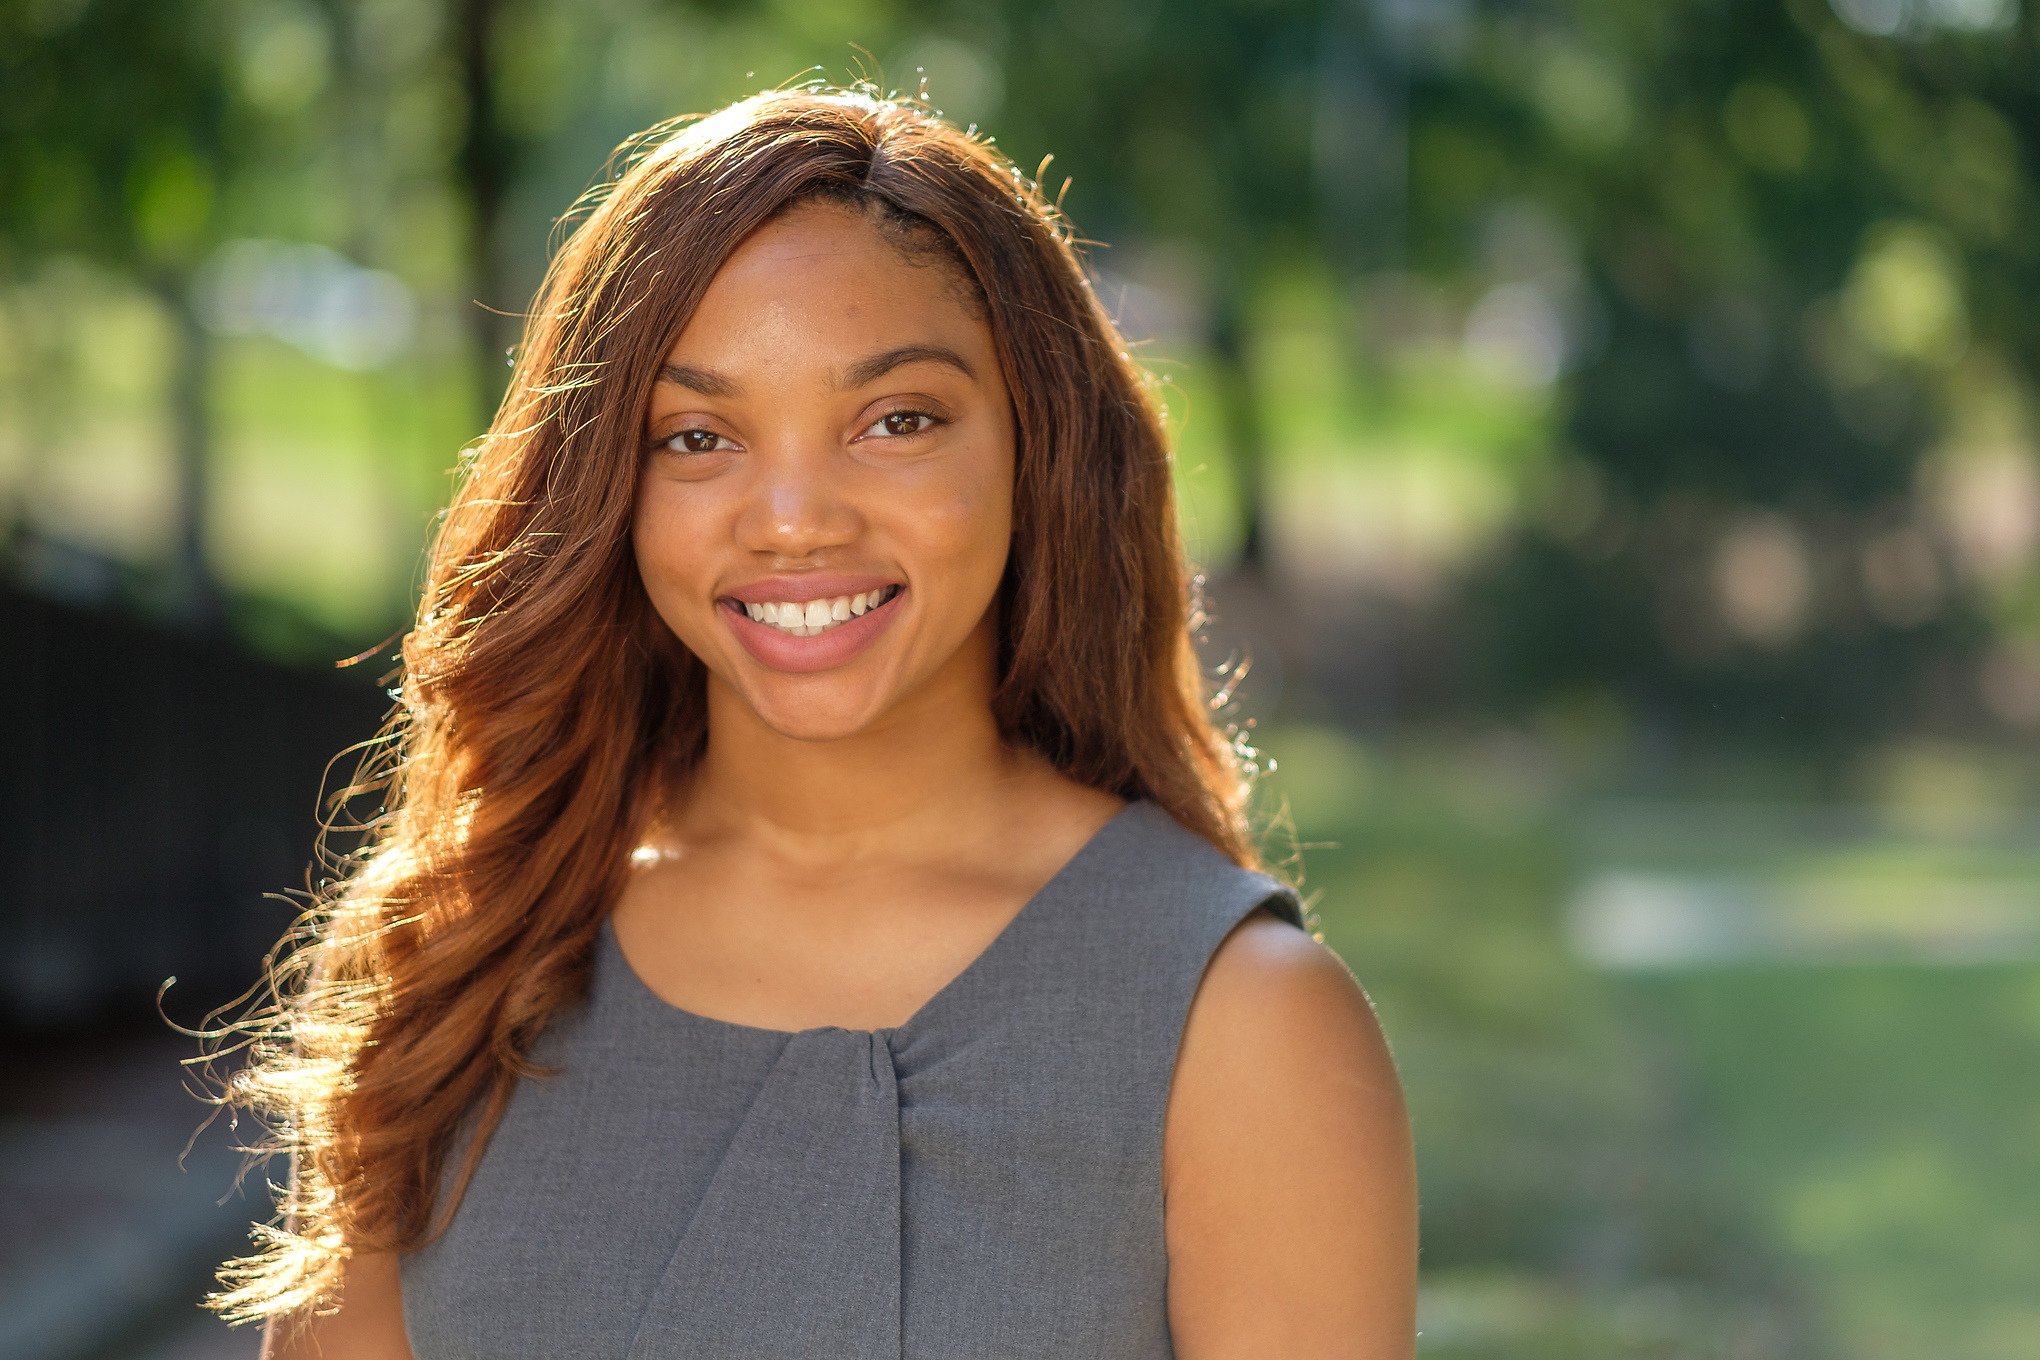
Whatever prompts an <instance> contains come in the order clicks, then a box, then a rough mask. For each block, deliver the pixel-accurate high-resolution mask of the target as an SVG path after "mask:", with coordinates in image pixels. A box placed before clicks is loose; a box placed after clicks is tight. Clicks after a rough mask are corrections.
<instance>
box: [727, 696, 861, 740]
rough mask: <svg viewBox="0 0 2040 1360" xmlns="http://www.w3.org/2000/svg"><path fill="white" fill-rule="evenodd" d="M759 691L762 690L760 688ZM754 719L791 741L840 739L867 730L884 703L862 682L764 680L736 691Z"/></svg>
mask: <svg viewBox="0 0 2040 1360" xmlns="http://www.w3.org/2000/svg"><path fill="white" fill-rule="evenodd" d="M761 691H762V692H761ZM740 693H741V694H742V698H743V702H744V703H745V704H746V705H747V706H748V707H749V708H750V710H751V711H752V712H753V713H754V714H756V715H757V717H758V721H759V722H761V723H763V724H764V725H765V726H766V727H769V728H771V729H772V730H773V731H774V732H777V733H778V734H779V735H780V736H782V737H786V738H788V739H790V740H793V741H841V740H843V739H844V738H846V737H854V736H857V735H859V734H861V733H863V732H867V731H869V730H870V729H871V728H873V727H874V726H876V725H877V724H878V722H879V720H880V719H881V718H882V717H883V716H884V714H885V711H886V708H887V705H886V704H885V703H884V702H883V701H882V700H881V698H880V696H878V695H876V694H873V693H871V692H870V691H869V690H868V689H867V688H866V687H865V686H863V685H849V684H843V683H841V682H837V683H834V684H826V683H825V684H814V683H812V682H811V683H809V684H805V685H800V686H782V685H777V684H768V685H766V686H761V687H757V688H747V689H745V690H743V691H740Z"/></svg>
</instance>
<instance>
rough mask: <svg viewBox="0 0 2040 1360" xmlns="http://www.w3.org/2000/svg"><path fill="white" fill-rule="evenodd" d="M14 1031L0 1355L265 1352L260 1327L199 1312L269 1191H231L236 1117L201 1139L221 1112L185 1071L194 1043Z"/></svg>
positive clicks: (4, 1157) (24, 1359) (77, 1357)
mask: <svg viewBox="0 0 2040 1360" xmlns="http://www.w3.org/2000/svg"><path fill="white" fill-rule="evenodd" d="M11 1037H12V1042H11V1043H10V1044H9V1048H10V1049H11V1051H12V1064H11V1065H12V1066H13V1067H14V1069H15V1073H16V1080H15V1081H13V1082H11V1083H10V1089H9V1090H8V1092H7V1093H6V1095H5V1096H4V1097H0V1099H4V1101H5V1104H4V1105H0V1360H88V1358H90V1360H114V1357H122V1358H123V1360H124V1358H125V1357H131V1356H132V1357H156V1356H162V1357H172V1356H175V1357H188V1360H201V1357H214V1356H217V1357H220V1360H226V1357H238V1356H253V1355H254V1354H255V1351H256V1349H257V1346H258V1342H257V1340H256V1338H255V1336H254V1334H253V1333H252V1332H229V1331H228V1330H227V1329H226V1328H224V1327H222V1326H220V1325H219V1324H218V1323H216V1322H213V1321H211V1320H210V1318H208V1317H207V1316H206V1315H204V1314H203V1313H201V1312H200V1311H199V1310H198V1308H197V1302H198V1299H199V1297H200V1295H201V1294H202V1293H203V1292H204V1291H205V1289H206V1288H207V1286H208V1282H209V1273H210V1270H211V1267H212V1265H213V1264H214V1263H216V1262H217V1261H219V1260H220V1259H221V1258H223V1257H224V1256H226V1255H229V1254H231V1253H233V1252H235V1251H237V1250H238V1249H240V1248H241V1247H242V1246H243V1245H244V1244H245V1242H246V1236H245V1234H246V1231H247V1225H248V1223H249V1221H250V1220H251V1219H252V1218H254V1217H256V1216H257V1214H258V1212H259V1211H258V1209H257V1208H256V1204H257V1203H258V1202H259V1198H258V1199H250V1198H248V1197H246V1196H245V1194H244V1193H243V1192H236V1191H235V1190H234V1189H233V1180H234V1175H235V1171H236V1169H237V1167H238V1165H239V1157H238V1155H237V1154H236V1153H235V1152H234V1150H233V1145H234V1143H235V1142H236V1135H234V1134H233V1133H232V1132H231V1131H230V1130H229V1129H228V1127H227V1121H226V1120H224V1119H221V1120H219V1121H216V1122H215V1123H214V1125H213V1126H212V1127H210V1128H207V1129H206V1130H205V1131H204V1132H203V1133H202V1134H199V1135H198V1136H197V1137H196V1138H194V1137H193V1134H194V1132H195V1131H196V1130H197V1129H198V1127H199V1125H200V1124H201V1123H202V1122H203V1121H204V1119H205V1116H206V1114H207V1113H208V1111H207V1109H206V1108H205V1107H204V1106H203V1105H201V1104H200V1103H199V1102H197V1101H196V1100H194V1099H193V1098H192V1097H191V1096H190V1095H188V1094H187V1093H186V1092H185V1090H184V1081H185V1079H186V1073H185V1070H184V1069H182V1068H181V1067H179V1066H178V1059H180V1058H182V1057H186V1056H188V1055H189V1054H191V1053H192V1052H193V1051H194V1046H193V1043H192V1041H190V1040H186V1039H181V1038H178V1037H177V1036H175V1035H171V1034H165V1033H160V1032H156V1033H151V1032H148V1031H143V1032H141V1033H139V1034H137V1033H133V1032H128V1033H104V1034H97V1035H89V1036H75V1037H66V1038H60V1039H45V1038H42V1037H40V1036H35V1035H19V1034H17V1035H15V1036H11ZM187 1144H188V1145H189V1152H188V1153H187V1152H186V1147H187ZM180 1157H181V1158H182V1166H181V1167H180V1164H179V1163H180ZM253 1193H254V1195H255V1196H257V1197H259V1196H260V1194H261V1189H260V1185H259V1183H258V1185H257V1186H256V1187H255V1190H254V1192H253Z"/></svg>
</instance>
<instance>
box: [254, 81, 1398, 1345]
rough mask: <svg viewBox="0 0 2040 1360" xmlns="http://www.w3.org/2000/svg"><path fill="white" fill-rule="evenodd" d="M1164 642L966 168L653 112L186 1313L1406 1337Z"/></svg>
mask: <svg viewBox="0 0 2040 1360" xmlns="http://www.w3.org/2000/svg"><path fill="white" fill-rule="evenodd" d="M1187 611H1188V591H1187V586H1186V582H1185V578H1184V573H1183V568H1182V565H1181V562H1180V557H1179V548H1178V542H1177V537H1176V531H1175V522H1174V512H1173V508H1172V505H1171V501H1170V480H1169V468H1168V460H1167V454H1166V451H1165V447H1164V443H1163V437H1162V434H1161V431H1160V427H1159V425H1158V423H1157V417H1156V413H1155V409H1154V406H1153V404H1152V403H1151V401H1150V399H1149V397H1148V395H1147V393H1146V391H1145V390H1144V388H1143V387H1142V386H1141V384H1140V382H1139V379H1138V377H1137V374H1136V372H1135V370H1134V369H1133V367H1132V366H1131V364H1130V363H1129V361H1128V359H1127V357H1126V354H1125V352H1124V350H1123V348H1122V346H1121V342H1120V341H1119V339H1118V337H1117V336H1116V335H1115V334H1114V333H1113V329H1112V327H1111V324H1110V323H1109V322H1108V321H1107V320H1106V318H1105V317H1104V316H1103V314H1102V313H1101V312H1100V310H1099V308H1098V306H1097V304H1096V302H1095V301H1094V299H1093V298H1092V296H1091V294H1090V292H1089V290H1088V288H1087V286H1086V284H1085V282H1084V278H1083V275H1082V272H1081V269H1080V266H1079V264H1078V262H1077V260H1076V258H1075V256H1074V255H1073V253H1072V251H1071V248H1070V246H1069V244H1068V242H1067V240H1066V238H1065V237H1064V236H1063V234H1062V233H1061V232H1060V230H1059V228H1058V227H1057V225H1056V220H1055V217H1054V214H1053V211H1052V210H1051V209H1050V208H1049V207H1048V206H1046V205H1045V204H1044V203H1043V201H1042V200H1041V199H1040V197H1039V196H1038V194H1037V192H1036V190H1035V187H1034V186H1033V185H1032V184H1030V183H1028V182H1027V181H1026V180H1025V179H1023V178H1022V177H1021V176H1020V175H1019V174H1018V173H1017V172H1016V171H1015V170H1014V168H1013V167H1012V166H1011V165H1010V164H1009V163H1008V162H1006V161H1005V160H1003V159H1002V158H1001V157H999V156H998V155H996V154H995V153H994V152H993V151H992V150H991V149H990V148H989V147H987V146H986V145H984V144H982V143H980V142H977V141H974V140H972V139H971V138H969V137H967V136H966V135H964V134H962V133H960V132H958V131H956V130H955V129H954V128H951V127H949V126H947V125H946V124H944V123H942V122H940V121H939V120H937V119H935V118H933V117H931V116H929V115H928V114H927V113H926V112H925V111H924V110H922V109H920V108H918V107H916V106H913V105H911V104H899V103H888V102H881V101H878V100H875V99H872V98H868V97H865V96H863V95H858V94H839V93H830V92H820V91H812V90H808V91H795V92H781V93H773V94H766V95H760V96H758V97H756V98H754V99H751V100H747V101H745V102H743V103H741V104H738V105H735V106H733V107H732V108H729V109H726V110H724V111H723V112H722V113H720V114H717V115H715V116H713V117H711V118H708V119H706V120H704V121H701V122H697V123H694V124H692V125H691V126H687V127H685V128H684V129H681V130H677V131H676V130H674V129H671V128H668V129H662V130H658V131H657V132H655V134H654V135H653V137H652V138H650V139H648V140H647V142H646V143H645V144H643V146H641V147H640V154H639V156H638V159H637V160H636V161H635V163H634V164H633V165H631V166H630V168H629V169H627V171H626V172H625V173H623V174H622V176H621V177H620V178H619V179H618V180H617V181H616V182H615V183H614V184H613V185H610V186H608V187H607V188H606V189H605V190H604V191H603V192H602V193H601V194H600V195H599V198H598V201H597V202H596V203H595V204H594V206H593V208H592V211H590V212H589V214H588V216H587V217H586V220H585V221H583V222H582V223H581V225H580V226H579V227H578V229H577V230H576V231H575V232H574V233H573V235H572V236H571V238H570V239H569V240H568V241H567V243H566V244H565V246H564V247H563V248H562V249H561V251H560V253H559V256H558V258H557V259H556V260H555V262H554V264H553V267H552V270H551V272H550V274H549V276H548V279H547V281H546V284H545V287H544V289H543V291H542V294H541V297H540V300H539V302H538V305H537V306H536V308H535V310H534V312H533V314H532V317H531V321H530V325H529V330H528V333H527V336H526V343H525V345H524V347H523V350H522V352H521V356H520V358H519V360H518V364H517V369H516V372H515V375H514V377H513V379H512V383H511V389H510V394H509V396H508V397H507V398H506V399H505V401H504V404H503V409H502V412H501V413H500V415H499V416H498V418H497V420H496V422H495V425H494V427H493V428H492V430H491V431H490V433H489V435H488V436H487V438H485V439H484V440H483V441H482V443H481V445H480V446H479V448H478V449H477V451H476V453H475V455H474V457H473V460H472V464H471V466H469V467H468V468H467V469H466V477H465V480H464V482H463V484H462V486H461V489H460V492H459V494H458V495H457V497H456V498H455V501H454V504H453V506H452V508H451V510H450V511H449V512H448V516H447V518H446V521H445V524H444V527H443V529H442V531H441V533H440V536H439V539H438V542H437V544H436V546H435V549H434V555H433V561H432V570H431V575H430V579H429V582H428V586H427V590H426V592H425V597H424V602H423V605H422V607H421V611H420V614H419V618H418V623H417V627H416V628H415V629H414V631H413V632H412V633H411V634H410V635H409V636H408V638H407V639H406V641H405V644H404V661H405V673H404V689H403V705H402V714H403V718H402V725H401V729H400V734H401V761H400V763H398V762H394V761H393V762H392V764H391V765H390V767H389V768H388V769H387V771H386V772H385V773H386V776H387V778H386V782H385V785H384V790H385V797H386V800H387V803H388V807H389V812H388V814H387V817H386V819H385V821H384V822H383V823H382V824H381V825H380V826H379V827H378V828H377V829H376V840H375V842H374V844H373V845H372V847H371V849H370V851H369V853H367V854H366V855H365V856H364V858H363V861H362V863H361V864H360V865H359V866H358V869H357V872H355V873H354V874H353V876H352V878H351V880H350V881H349V882H347V883H346V884H345V886H344V887H342V888H340V889H338V890H336V895H335V898H334V900H333V902H332V904H331V907H330V911H329V912H328V913H327V914H326V915H325V916H324V917H323V918H322V924H320V925H318V926H317V927H316V928H315V930H314V936H313V939H312V941H311V943H310V946H309V947H308V948H305V949H301V950H299V951H298V952H297V953H296V955H294V958H295V959H296V960H297V961H298V962H297V963H296V964H295V965H294V966H295V968H296V970H297V971H296V972H295V973H294V974H293V975H292V976H291V977H289V978H285V979H282V980H281V981H282V983H283V985H282V988H281V995H282V996H283V997H284V1000H283V1002H282V1004H281V1006H280V1008H279V1010H278V1012H277V1014H276V1015H275V1016H274V1017H272V1019H271V1020H270V1021H269V1022H268V1023H269V1029H268V1032H267V1034H266V1036H265V1043H264V1045H263V1046H262V1048H261V1049H260V1050H258V1056H257V1059H256V1061H255V1062H254V1063H253V1065H252V1066H251V1067H250V1068H249V1069H248V1070H247V1071H246V1072H245V1073H243V1074H242V1076H241V1078H240V1079H239V1081H238V1083H237V1086H238V1095H239V1098H241V1099H244V1100H247V1101H249V1102H250V1103H253V1104H256V1105H257V1106H259V1107H262V1108H264V1109H266V1110H267V1111H268V1112H269V1114H270V1116H271V1118H272V1121H273V1122H274V1123H275V1125H276V1126H277V1127H278V1128H279V1129H280V1130H281V1133H282V1139H281V1141H282V1143H283V1145H284V1146H285V1147H286V1148H287V1149H288V1150H289V1151H290V1152H291V1153H292V1154H293V1171H292V1184H291V1186H290V1187H289V1195H288V1199H287V1206H286V1208H287V1215H288V1216H287V1218H286V1220H285V1221H286V1227H285V1228H283V1229H278V1230H274V1231H272V1232H270V1234H269V1235H268V1236H267V1237H266V1239H265V1241H264V1246H265V1249H264V1251H263V1252H262V1253H261V1254H259V1255H257V1256H255V1257H251V1258H249V1259H248V1260H246V1261H242V1262H239V1263H236V1265H235V1266H234V1267H231V1268H230V1269H229V1271H228V1272H227V1278H228V1280H229V1283H230V1285H231V1286H232V1287H231V1288H230V1290H229V1292H227V1293H226V1294H224V1295H222V1296H221V1297H220V1299H219V1300H218V1302H219V1304H220V1305H221V1306H222V1307H223V1309H225V1310H226V1311H228V1312H229V1313H230V1315H234V1316H239V1317H265V1318H267V1319H268V1320H269V1324H270V1325H269V1336H268V1342H267V1350H266V1354H267V1355H269V1356H272V1357H296V1356H300V1355H302V1356H320V1357H324V1360H397V1358H399V1357H406V1356H416V1357H417V1358H418V1360H442V1357H481V1356H488V1357H492V1360H507V1358H508V1357H519V1356H531V1357H541V1356H543V1357H558V1356H568V1355H572V1356H590V1357H593V1356H616V1357H622V1356H625V1355H629V1356H632V1357H665V1356H673V1357H681V1356H685V1357H690V1358H699V1357H747V1358H761V1357H789V1358H790V1357H831V1358H840V1357H865V1356H878V1355H885V1356H887V1357H900V1356H911V1357H980V1356H982V1357H992V1356H997V1357H1034V1356H1040V1357H1050V1356H1053V1357H1058V1358H1059V1360H1060V1358H1066V1357H1104V1358H1108V1360H1121V1358H1124V1360H1136V1358H1137V1357H1138V1358H1140V1360H1146V1358H1147V1357H1165V1356H1169V1355H1172V1354H1173V1355H1177V1356H1181V1357H1185V1360H1207V1358H1209V1360H1230V1358H1231V1357H1248V1356H1256V1357H1258V1356H1283V1357H1289V1358H1291V1360H1308V1358H1309V1357H1319V1356H1322V1357H1334V1356H1336V1357H1370V1358H1371V1357H1382V1358H1383V1360H1386V1358H1387V1357H1406V1356H1408V1355H1410V1354H1411V1353H1412V1350H1413V1345H1414V1342H1413V1321H1412V1300H1413V1294H1414V1269H1415V1266H1414V1257H1415V1250H1414V1234H1415V1229H1414V1218H1415V1211H1414V1191H1413V1175H1412V1171H1411V1158H1410V1153H1409V1146H1408V1140H1407V1128H1406V1122H1405V1119H1404V1116H1403V1112H1402V1106H1401V1101H1400V1096H1399V1092H1398V1087H1397V1083H1396V1079H1395V1074H1394V1071H1393V1068H1392V1067H1391V1064H1390V1061H1389V1058H1388V1055H1387V1052H1386V1049H1385V1047H1384V1045H1383V1043H1382V1040H1381V1038H1380V1035H1379V1032H1378V1030H1377V1029H1376V1027H1375V1024H1374V1022H1373V1019H1372V1016H1371V1014H1370V1012H1369V1008H1368V1006H1367V1004H1366V1001H1365V998H1364V997H1363V996H1362V995H1361V993H1360V991H1359V989H1358V988H1357V987H1356V986H1355V985H1354V984H1353V982H1352V980H1351V977H1350V975H1349V974H1348V973H1347V972H1346V971H1345V969H1344V968H1343V966H1342V965H1340V964H1339V963H1338V962H1337V960H1336V959H1334V958H1333V956H1332V955H1330V954H1329V953H1328V952H1326V951H1325V950H1324V949H1323V947H1322V946H1320V945H1318V944H1316V943H1314V942H1313V941H1312V940H1311V938H1310V937H1309V936H1308V935H1306V934H1305V933H1304V932H1303V931H1302V930H1301V929H1299V926H1300V924H1301V916H1300V912H1299V908H1298V905H1297V902H1296V899H1295V897H1294V896H1293V895H1292V894H1290V893H1289V892H1288V891H1287V890H1286V889H1284V888H1283V887H1281V886H1280V885H1279V884H1277V883H1275V882H1274V881H1273V880H1271V879H1268V878H1265V877H1263V876H1261V875H1260V874H1258V873H1255V872H1253V871H1252V867H1251V866H1252V859H1253V852H1252V849H1251V847H1250V845H1249V842H1248V840H1247V836H1246V832H1245V829H1244V826H1243V823H1242V806H1241V805H1242V800H1243V785H1242V780H1241V777H1240V774H1239V771H1238V769H1237V767H1236V764H1235V758H1234V753H1233V751H1232V750H1231V748H1230V747H1229V745H1228V743H1227V742H1226V741H1225V740H1224V739H1223V738H1222V737H1221V736H1219V735H1218V734H1217V733H1215V732H1214V731H1213V730H1212V728H1211V726H1210V723H1209V721H1208V716H1207V715H1208V709H1207V706H1206V704H1205V703H1204V702H1203V699H1202V695H1201V692H1200V688H1199V685H1198V683H1197V676H1196V672H1195V669H1194V664H1193V661H1192V657H1191V653H1190V650H1189V641H1188V635H1187V634H1188V627H1187V622H1188V621H1187Z"/></svg>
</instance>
